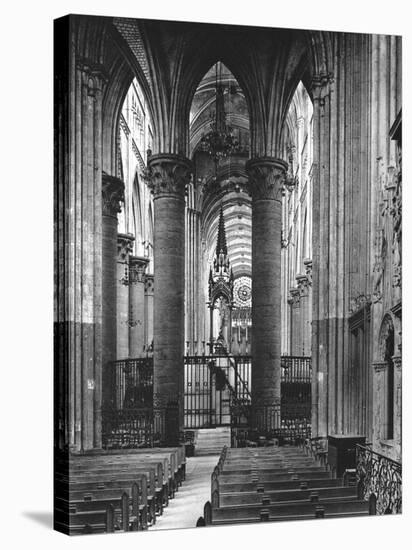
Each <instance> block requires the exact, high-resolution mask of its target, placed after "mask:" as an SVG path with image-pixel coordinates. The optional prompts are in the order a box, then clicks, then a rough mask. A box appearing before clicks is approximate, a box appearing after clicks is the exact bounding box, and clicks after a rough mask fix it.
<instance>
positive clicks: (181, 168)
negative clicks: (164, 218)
mask: <svg viewBox="0 0 412 550" xmlns="http://www.w3.org/2000/svg"><path fill="white" fill-rule="evenodd" d="M192 172H193V166H192V163H191V161H190V160H189V159H187V158H186V157H183V156H180V155H172V154H160V155H153V156H151V157H149V160H148V178H147V179H148V186H149V188H150V190H151V191H152V193H153V195H154V198H155V199H156V198H158V197H164V196H170V195H173V196H177V197H180V198H182V199H184V197H185V191H186V186H187V185H188V183H189V181H190V177H191V174H192Z"/></svg>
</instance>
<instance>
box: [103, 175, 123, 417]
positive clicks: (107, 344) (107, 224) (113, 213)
mask: <svg viewBox="0 0 412 550" xmlns="http://www.w3.org/2000/svg"><path fill="white" fill-rule="evenodd" d="M102 198H103V201H102V362H103V379H102V399H103V407H104V406H106V405H108V404H109V403H110V399H111V391H112V387H113V380H112V371H113V369H112V362H113V361H115V360H116V340H117V322H116V313H117V311H116V310H117V304H116V298H117V296H116V290H117V281H116V280H117V214H118V213H119V212H120V201H123V200H124V183H123V182H122V181H121V180H120V179H118V178H115V177H113V176H109V175H107V174H103V177H102Z"/></svg>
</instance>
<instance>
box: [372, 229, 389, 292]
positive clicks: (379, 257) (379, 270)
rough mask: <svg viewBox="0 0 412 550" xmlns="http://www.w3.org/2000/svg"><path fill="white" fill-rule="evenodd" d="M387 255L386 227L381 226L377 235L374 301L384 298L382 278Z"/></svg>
mask: <svg viewBox="0 0 412 550" xmlns="http://www.w3.org/2000/svg"><path fill="white" fill-rule="evenodd" d="M386 255H387V243H386V238H385V232H384V229H382V228H379V229H378V230H377V231H376V237H375V263H374V266H373V274H374V276H373V294H372V297H373V301H374V302H375V303H376V302H380V301H381V300H382V282H383V281H382V279H383V274H384V270H385V260H386Z"/></svg>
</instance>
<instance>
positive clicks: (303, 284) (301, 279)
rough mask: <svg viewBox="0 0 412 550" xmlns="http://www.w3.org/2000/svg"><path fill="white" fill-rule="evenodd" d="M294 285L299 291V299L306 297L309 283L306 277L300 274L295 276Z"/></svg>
mask: <svg viewBox="0 0 412 550" xmlns="http://www.w3.org/2000/svg"><path fill="white" fill-rule="evenodd" d="M296 285H297V287H298V289H299V293H300V296H301V297H305V296H307V295H308V292H309V287H310V286H311V282H310V281H309V279H308V277H307V276H306V275H301V274H298V275H296Z"/></svg>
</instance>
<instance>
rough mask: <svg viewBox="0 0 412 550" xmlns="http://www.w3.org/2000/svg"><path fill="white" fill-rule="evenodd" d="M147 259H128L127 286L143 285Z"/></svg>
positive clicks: (131, 257)
mask: <svg viewBox="0 0 412 550" xmlns="http://www.w3.org/2000/svg"><path fill="white" fill-rule="evenodd" d="M148 263H149V259H148V258H141V257H139V256H130V258H129V284H132V285H133V284H136V283H144V282H145V272H146V267H147V264H148Z"/></svg>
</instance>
